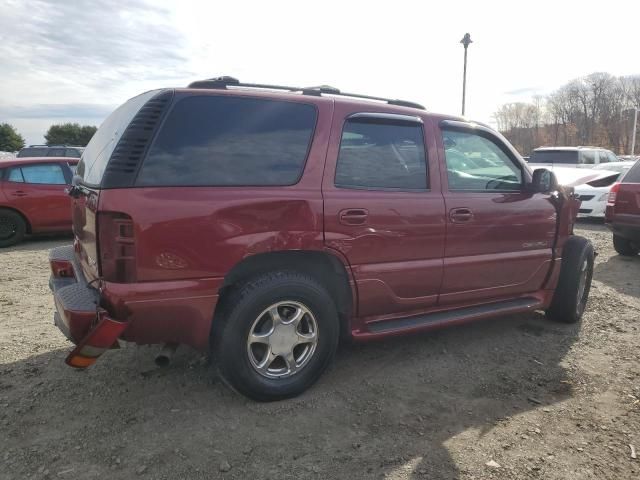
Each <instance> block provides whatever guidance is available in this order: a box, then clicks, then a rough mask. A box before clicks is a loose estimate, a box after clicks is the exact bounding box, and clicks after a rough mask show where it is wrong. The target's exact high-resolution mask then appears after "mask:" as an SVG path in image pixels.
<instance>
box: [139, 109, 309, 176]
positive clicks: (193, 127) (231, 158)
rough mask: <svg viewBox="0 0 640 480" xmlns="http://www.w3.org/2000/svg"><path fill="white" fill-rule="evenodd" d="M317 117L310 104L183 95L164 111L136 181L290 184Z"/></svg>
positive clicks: (299, 172)
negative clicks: (154, 139) (169, 109)
mask: <svg viewBox="0 0 640 480" xmlns="http://www.w3.org/2000/svg"><path fill="white" fill-rule="evenodd" d="M315 123H316V109H315V107H314V106H312V105H307V104H302V103H294V102H283V101H274V100H263V99H256V98H242V97H226V96H205V97H195V96H194V97H187V98H185V99H183V100H181V101H179V102H178V103H177V104H176V105H175V107H174V108H173V110H172V111H171V112H170V113H169V116H168V117H167V119H166V121H165V122H164V125H163V126H162V129H161V130H160V132H159V133H158V136H157V139H156V141H155V142H154V144H153V146H152V147H151V151H150V152H149V155H148V156H147V158H146V159H145V161H144V163H143V165H142V169H141V171H140V175H139V177H138V180H137V182H136V183H137V185H149V186H151V185H153V186H174V185H192V186H196V185H210V186H233V185H247V186H248V185H293V184H294V183H296V182H297V181H298V180H299V179H300V176H301V175H302V171H303V169H304V165H305V161H306V158H307V152H308V150H309V146H310V144H311V139H312V137H313V130H314V128H315Z"/></svg>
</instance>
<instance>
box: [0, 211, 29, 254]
mask: <svg viewBox="0 0 640 480" xmlns="http://www.w3.org/2000/svg"><path fill="white" fill-rule="evenodd" d="M25 233H27V224H26V222H25V221H24V218H22V215H20V214H19V213H17V212H14V211H13V210H6V209H0V248H2V247H10V246H11V245H15V244H16V243H20V242H21V241H22V239H23V238H24V235H25Z"/></svg>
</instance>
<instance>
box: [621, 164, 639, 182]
mask: <svg viewBox="0 0 640 480" xmlns="http://www.w3.org/2000/svg"><path fill="white" fill-rule="evenodd" d="M622 183H640V160H638V161H637V162H636V163H635V164H634V165H633V167H631V170H629V171H628V172H627V174H626V175H625V176H624V177H623V178H622Z"/></svg>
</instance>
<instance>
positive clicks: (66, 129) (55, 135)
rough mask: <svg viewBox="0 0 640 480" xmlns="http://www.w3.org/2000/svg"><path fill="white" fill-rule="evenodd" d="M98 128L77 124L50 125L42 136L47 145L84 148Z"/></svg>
mask: <svg viewBox="0 0 640 480" xmlns="http://www.w3.org/2000/svg"><path fill="white" fill-rule="evenodd" d="M97 129H98V128H97V127H94V126H93V125H82V126H81V125H80V124H79V123H63V124H61V125H51V126H50V127H49V130H47V133H46V135H45V136H44V138H45V140H46V141H47V145H77V146H80V147H85V146H86V145H87V143H89V140H91V137H93V134H94V133H96V130H97Z"/></svg>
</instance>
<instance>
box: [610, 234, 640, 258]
mask: <svg viewBox="0 0 640 480" xmlns="http://www.w3.org/2000/svg"><path fill="white" fill-rule="evenodd" d="M613 248H614V249H615V250H616V252H618V253H619V254H620V255H624V256H625V257H633V256H635V255H637V254H638V252H640V246H638V245H636V244H634V243H633V242H632V241H631V240H627V239H626V238H623V237H621V236H619V235H616V234H615V233H614V234H613Z"/></svg>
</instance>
